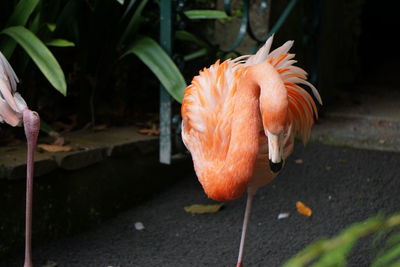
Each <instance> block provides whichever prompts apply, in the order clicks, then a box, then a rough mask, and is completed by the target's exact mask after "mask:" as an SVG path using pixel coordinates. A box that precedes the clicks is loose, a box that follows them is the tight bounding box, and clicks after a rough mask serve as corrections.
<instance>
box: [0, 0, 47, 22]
mask: <svg viewBox="0 0 400 267" xmlns="http://www.w3.org/2000/svg"><path fill="white" fill-rule="evenodd" d="M39 1H40V0H21V1H19V2H18V4H17V5H16V7H15V9H14V12H13V13H12V14H11V16H10V18H9V19H8V21H7V24H6V25H7V26H17V25H25V24H26V22H27V21H28V19H29V17H30V16H31V14H32V12H33V10H35V8H36V6H37V5H38V4H39Z"/></svg>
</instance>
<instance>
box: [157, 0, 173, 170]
mask: <svg viewBox="0 0 400 267" xmlns="http://www.w3.org/2000/svg"><path fill="white" fill-rule="evenodd" d="M171 6H172V4H171V0H161V2H160V43H161V47H162V48H163V49H164V50H165V52H166V53H167V54H168V55H171V52H172V42H171V37H172V33H171V32H172V19H173V18H172V12H171ZM171 102H172V100H171V97H170V95H169V94H168V92H167V91H166V90H165V88H164V87H163V86H162V85H161V87H160V162H161V163H164V164H171V153H172V151H171V149H172V145H171V141H172V140H171V113H172V112H171Z"/></svg>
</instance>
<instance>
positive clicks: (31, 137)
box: [23, 109, 40, 267]
mask: <svg viewBox="0 0 400 267" xmlns="http://www.w3.org/2000/svg"><path fill="white" fill-rule="evenodd" d="M23 121H24V129H25V136H26V140H27V142H28V156H27V164H26V165H27V167H26V168H27V169H26V211H25V262H24V267H32V253H31V249H32V247H31V238H32V193H33V171H34V154H35V149H36V143H37V138H38V135H39V130H40V118H39V115H38V114H37V113H36V112H34V111H31V110H29V109H25V110H24V111H23Z"/></svg>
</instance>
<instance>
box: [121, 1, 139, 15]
mask: <svg viewBox="0 0 400 267" xmlns="http://www.w3.org/2000/svg"><path fill="white" fill-rule="evenodd" d="M135 3H136V0H131V1H130V2H129V3H128V6H127V7H126V9H125V12H124V14H123V15H122V19H124V18H125V17H126V15H128V13H129V12H130V11H131V9H132V7H133V5H134V4H135Z"/></svg>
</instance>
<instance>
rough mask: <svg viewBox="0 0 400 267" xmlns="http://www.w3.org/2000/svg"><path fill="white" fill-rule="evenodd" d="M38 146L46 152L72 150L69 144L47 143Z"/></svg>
mask: <svg viewBox="0 0 400 267" xmlns="http://www.w3.org/2000/svg"><path fill="white" fill-rule="evenodd" d="M38 148H40V149H42V150H44V151H47V152H52V153H54V152H68V151H71V150H72V147H70V146H59V145H48V144H39V145H38Z"/></svg>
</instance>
